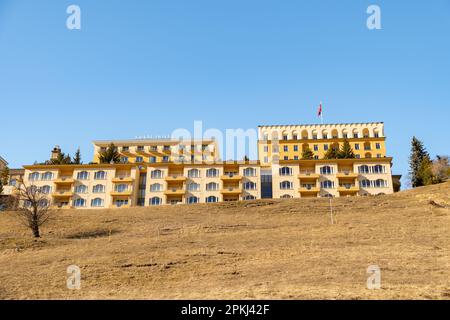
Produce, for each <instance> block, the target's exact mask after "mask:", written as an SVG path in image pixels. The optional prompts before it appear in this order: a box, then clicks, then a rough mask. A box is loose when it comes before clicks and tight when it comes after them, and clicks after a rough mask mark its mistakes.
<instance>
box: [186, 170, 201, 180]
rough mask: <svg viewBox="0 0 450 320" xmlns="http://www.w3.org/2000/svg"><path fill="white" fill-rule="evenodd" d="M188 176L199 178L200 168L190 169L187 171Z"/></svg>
mask: <svg viewBox="0 0 450 320" xmlns="http://www.w3.org/2000/svg"><path fill="white" fill-rule="evenodd" d="M188 177H189V178H199V177H200V170H198V169H191V170H189V171H188Z"/></svg>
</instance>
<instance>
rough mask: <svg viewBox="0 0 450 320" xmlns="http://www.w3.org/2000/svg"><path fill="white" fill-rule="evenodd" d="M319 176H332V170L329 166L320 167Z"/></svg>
mask: <svg viewBox="0 0 450 320" xmlns="http://www.w3.org/2000/svg"><path fill="white" fill-rule="evenodd" d="M320 174H324V175H328V174H333V168H332V167H330V166H324V167H321V168H320Z"/></svg>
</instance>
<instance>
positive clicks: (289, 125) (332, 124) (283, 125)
mask: <svg viewBox="0 0 450 320" xmlns="http://www.w3.org/2000/svg"><path fill="white" fill-rule="evenodd" d="M373 124H384V122H382V121H381V122H351V123H323V124H322V123H315V124H277V125H275V124H273V125H259V126H258V128H273V127H317V126H320V127H322V126H324V127H326V126H351V125H373Z"/></svg>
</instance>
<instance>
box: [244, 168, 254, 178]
mask: <svg viewBox="0 0 450 320" xmlns="http://www.w3.org/2000/svg"><path fill="white" fill-rule="evenodd" d="M244 176H245V177H254V176H256V169H255V168H245V169H244Z"/></svg>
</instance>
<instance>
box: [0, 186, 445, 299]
mask: <svg viewBox="0 0 450 320" xmlns="http://www.w3.org/2000/svg"><path fill="white" fill-rule="evenodd" d="M333 206H334V213H335V216H334V218H335V220H336V221H335V224H333V225H332V224H331V223H330V210H329V200H328V199H320V198H317V199H311V200H307V199H291V200H260V201H250V202H245V203H244V202H240V203H221V204H210V205H209V204H208V205H191V206H188V205H178V206H165V207H152V208H132V209H122V210H96V211H94V210H92V211H91V210H87V211H83V210H81V211H80V210H79V211H75V210H69V211H58V212H56V213H55V215H54V219H53V220H52V221H51V222H49V223H48V225H46V226H45V227H44V228H43V229H42V238H41V239H39V240H34V239H32V237H31V233H30V231H29V230H27V229H25V228H24V227H22V226H21V225H20V224H19V223H18V221H17V220H16V219H15V217H14V215H13V214H12V213H0V298H1V299H450V251H449V250H450V183H446V184H443V185H436V186H431V187H425V188H419V189H416V190H410V191H405V192H401V193H398V194H395V195H389V196H378V197H359V198H339V199H333ZM69 265H77V266H79V267H80V268H81V273H82V274H81V277H82V280H81V281H82V282H81V289H80V290H68V289H67V287H66V278H67V274H66V268H67V267H68V266H69ZM369 265H378V266H379V267H380V269H381V285H382V288H381V289H380V290H368V289H367V288H366V281H367V277H368V274H367V273H366V270H367V267H368V266H369Z"/></svg>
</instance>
